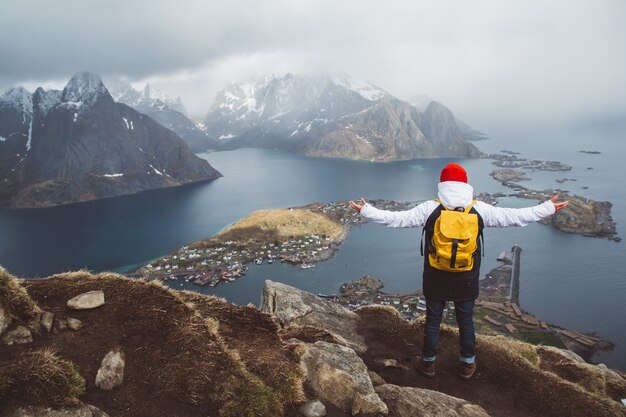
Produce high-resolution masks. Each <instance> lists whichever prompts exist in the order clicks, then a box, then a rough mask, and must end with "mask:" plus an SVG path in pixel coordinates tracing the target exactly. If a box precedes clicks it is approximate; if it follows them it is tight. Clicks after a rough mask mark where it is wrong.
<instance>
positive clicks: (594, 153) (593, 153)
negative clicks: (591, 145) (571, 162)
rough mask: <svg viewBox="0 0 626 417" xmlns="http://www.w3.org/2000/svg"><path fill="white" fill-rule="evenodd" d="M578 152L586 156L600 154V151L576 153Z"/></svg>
mask: <svg viewBox="0 0 626 417" xmlns="http://www.w3.org/2000/svg"><path fill="white" fill-rule="evenodd" d="M578 152H580V153H587V154H590V155H599V154H601V153H602V152H600V151H578Z"/></svg>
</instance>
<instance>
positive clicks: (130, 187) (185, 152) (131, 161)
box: [0, 73, 221, 208]
mask: <svg viewBox="0 0 626 417" xmlns="http://www.w3.org/2000/svg"><path fill="white" fill-rule="evenodd" d="M0 136H1V137H2V140H0V155H2V159H0V175H1V179H0V181H1V182H2V187H1V189H0V206H2V207H12V208H24V207H44V206H51V205H58V204H65V203H71V202H78V201H86V200H93V199H98V198H104V197H113V196H118V195H122V194H130V193H135V192H139V191H144V190H149V189H154V188H162V187H172V186H177V185H181V184H186V183H190V182H196V181H205V180H209V179H213V178H217V177H219V176H220V175H221V174H220V173H219V172H217V171H216V170H215V169H214V168H213V167H211V166H210V165H209V164H208V163H207V162H206V161H205V160H203V159H200V158H198V157H196V156H195V155H194V154H193V152H191V150H190V149H189V148H188V146H187V145H186V144H185V143H184V141H183V140H182V139H180V137H178V136H177V135H176V134H175V133H174V132H172V131H171V130H169V129H166V128H164V127H163V126H161V125H160V124H159V123H157V122H156V121H154V120H153V119H152V118H150V117H148V116H146V115H144V114H142V113H140V112H138V111H136V110H134V109H132V108H131V107H129V106H126V105H125V104H121V103H115V102H114V100H113V98H112V97H111V95H110V94H109V92H108V90H107V89H106V87H105V86H104V84H103V83H102V81H101V80H100V78H99V77H98V76H97V75H94V74H90V73H80V74H77V75H75V76H74V77H72V79H71V80H70V81H69V82H68V84H67V86H66V87H65V88H64V89H63V91H44V90H43V89H42V88H38V89H37V90H36V91H35V93H34V94H32V95H31V94H29V93H28V92H27V91H26V90H24V89H22V88H16V89H11V90H9V91H8V92H7V93H6V94H5V95H4V96H2V98H1V99H0Z"/></svg>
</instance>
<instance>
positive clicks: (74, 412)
mask: <svg viewBox="0 0 626 417" xmlns="http://www.w3.org/2000/svg"><path fill="white" fill-rule="evenodd" d="M6 417H109V415H108V414H107V413H105V412H104V411H102V410H100V409H99V408H96V407H94V406H93V405H89V404H82V405H81V406H79V407H62V408H50V407H33V406H26V407H19V408H16V409H15V410H13V411H11V412H9V414H7V416H6Z"/></svg>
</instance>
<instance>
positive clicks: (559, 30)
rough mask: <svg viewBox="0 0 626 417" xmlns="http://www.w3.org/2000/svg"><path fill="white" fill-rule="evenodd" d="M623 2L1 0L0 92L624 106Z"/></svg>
mask: <svg viewBox="0 0 626 417" xmlns="http://www.w3.org/2000/svg"><path fill="white" fill-rule="evenodd" d="M625 12H626V3H625V2H623V1H620V0H604V1H599V2H588V1H582V0H580V1H570V2H542V1H537V0H534V1H507V2H501V1H495V0H490V1H473V2H465V1H445V0H444V1H421V2H403V1H390V2H380V1H363V0H343V1H340V2H336V1H330V0H317V1H313V0H307V1H305V0H275V1H269V0H265V1H263V0H258V1H243V0H230V1H228V2H204V1H190V0H184V1H179V2H176V3H174V2H170V1H165V0H155V1H147V0H146V1H133V2H124V1H121V0H111V1H107V2H89V1H81V0H57V1H54V2H42V1H33V0H21V1H19V2H3V4H2V5H1V6H0V87H3V88H6V87H8V86H10V85H14V84H17V83H28V84H29V85H34V84H36V83H38V82H39V83H44V82H47V83H50V82H53V83H54V82H58V80H63V79H67V78H68V77H69V76H71V75H72V74H73V73H75V72H77V71H81V70H89V71H93V72H96V73H99V74H100V75H102V76H103V77H105V78H106V77H114V76H125V77H127V78H129V79H131V80H134V81H136V82H145V81H149V82H151V83H152V84H155V86H157V87H160V88H162V89H163V90H166V91H169V92H171V93H173V94H179V95H181V96H182V98H183V101H184V102H185V105H186V107H187V108H188V109H189V110H190V112H191V113H192V115H194V116H195V117H196V118H200V117H202V116H203V115H204V114H205V113H206V111H207V110H208V108H209V106H210V103H211V102H212V100H213V97H214V96H215V94H216V92H217V91H218V90H219V89H220V88H222V87H224V86H225V85H226V84H227V83H228V82H230V81H236V80H241V79H249V78H254V77H258V76H261V75H264V74H267V73H270V74H271V73H276V74H279V73H284V72H305V73H319V72H330V73H335V72H342V73H348V74H351V75H353V76H354V77H356V78H360V79H365V80H368V81H370V82H373V83H374V84H376V85H378V86H380V87H381V88H384V89H386V90H388V91H390V92H391V93H393V94H395V95H397V96H399V97H401V98H404V99H407V100H410V99H412V98H413V97H414V96H415V95H417V94H419V93H425V94H429V95H430V96H432V97H434V98H435V99H437V100H439V101H441V102H443V103H445V104H447V105H448V106H449V107H451V108H452V109H453V111H454V112H455V113H456V114H458V115H460V116H461V117H462V118H465V119H467V120H468V121H469V122H470V123H471V122H472V120H478V121H483V120H485V121H486V120H490V119H494V118H495V119H502V120H508V119H514V118H524V117H527V118H544V119H545V118H555V117H559V118H561V117H575V116H579V115H581V114H589V113H596V114H602V113H607V112H619V111H620V109H623V108H626V94H624V93H625V92H626V91H624V87H623V86H624V85H626V83H625V82H624V81H625V80H624V78H625V76H624V74H626V48H625V47H624V46H625V45H624V39H626V26H625V25H623V24H622V20H623V17H624V16H626V13H625Z"/></svg>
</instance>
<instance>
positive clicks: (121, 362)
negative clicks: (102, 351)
mask: <svg viewBox="0 0 626 417" xmlns="http://www.w3.org/2000/svg"><path fill="white" fill-rule="evenodd" d="M125 364H126V360H125V357H124V352H122V351H121V350H120V349H119V348H117V349H114V350H112V351H110V352H109V353H107V354H106V356H105V357H104V359H102V364H101V365H100V369H98V374H97V375H96V386H97V387H98V388H102V389H105V390H112V389H113V388H115V387H117V386H119V385H120V384H121V383H122V382H123V381H124V366H125Z"/></svg>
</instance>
